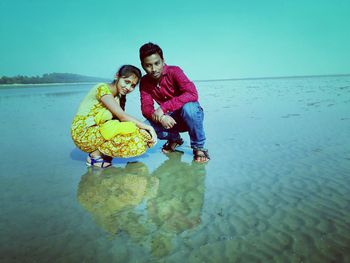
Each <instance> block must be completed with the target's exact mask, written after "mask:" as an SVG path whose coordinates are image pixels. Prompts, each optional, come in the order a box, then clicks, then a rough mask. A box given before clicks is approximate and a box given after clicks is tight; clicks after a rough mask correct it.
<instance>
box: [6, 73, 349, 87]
mask: <svg viewBox="0 0 350 263" xmlns="http://www.w3.org/2000/svg"><path fill="white" fill-rule="evenodd" d="M327 77H350V74H331V75H304V76H280V77H252V78H229V79H204V80H202V79H199V80H193V82H215V81H240V80H268V79H302V78H327ZM99 82H103V81H93V82H57V83H52V82H48V83H27V84H24V83H13V84H0V89H6V88H15V87H16V88H25V87H28V86H62V85H68V84H69V85H86V84H96V83H99Z"/></svg>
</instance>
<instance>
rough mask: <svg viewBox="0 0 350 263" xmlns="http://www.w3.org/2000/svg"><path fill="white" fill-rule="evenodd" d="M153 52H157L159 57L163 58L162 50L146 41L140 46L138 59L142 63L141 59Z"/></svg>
mask: <svg viewBox="0 0 350 263" xmlns="http://www.w3.org/2000/svg"><path fill="white" fill-rule="evenodd" d="M153 54H158V55H159V56H160V57H161V59H163V60H164V58H163V50H162V49H161V48H160V47H159V46H158V45H157V44H153V43H151V42H148V43H146V44H144V45H143V46H142V47H140V61H141V64H142V63H143V60H144V58H145V57H148V56H151V55H153Z"/></svg>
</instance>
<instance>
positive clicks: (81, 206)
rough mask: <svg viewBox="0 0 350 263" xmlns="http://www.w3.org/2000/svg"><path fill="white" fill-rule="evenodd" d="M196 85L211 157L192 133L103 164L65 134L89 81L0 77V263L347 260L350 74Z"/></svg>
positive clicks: (132, 103) (130, 106)
mask: <svg viewBox="0 0 350 263" xmlns="http://www.w3.org/2000/svg"><path fill="white" fill-rule="evenodd" d="M195 84H196V86H197V88H198V91H199V100H200V103H201V105H202V107H203V108H204V112H205V120H204V125H205V130H206V137H207V143H206V147H207V148H208V149H209V152H210V156H211V160H210V162H209V163H208V164H204V165H203V164H197V163H194V162H193V161H192V159H193V155H192V150H191V148H190V147H189V137H188V135H187V134H183V139H184V140H185V143H184V145H183V146H181V147H180V148H179V152H175V153H171V154H168V155H165V154H162V153H161V147H162V144H163V143H164V141H159V142H158V144H157V145H156V146H155V147H153V148H152V149H149V150H148V151H147V152H146V153H145V154H144V155H142V156H140V157H135V158H128V159H119V158H117V159H114V160H113V167H112V168H108V169H105V170H101V169H92V168H87V167H86V166H85V159H86V154H85V153H83V152H81V151H80V150H78V149H77V148H76V147H75V145H74V144H73V142H72V140H71V138H70V125H71V121H72V119H73V117H74V114H75V112H76V110H77V108H78V105H79V102H80V101H81V99H82V98H83V97H84V95H85V94H86V92H87V91H88V90H89V89H90V88H91V84H83V85H70V84H66V85H57V86H50V87H48V86H30V87H26V88H22V87H20V88H16V87H13V88H1V89H0V117H1V119H2V120H3V123H2V125H1V131H0V134H1V136H0V140H1V146H2V150H3V154H2V157H1V158H2V160H1V163H2V165H1V176H0V192H1V195H2V196H1V204H0V211H1V214H0V231H1V233H2V234H1V236H0V243H1V247H0V261H1V262H317V263H319V262H350V252H349V251H350V136H349V134H350V111H349V109H350V76H333V77H326V76H325V77H317V78H307V77H305V78H281V79H254V80H249V79H246V80H232V81H208V82H196V83H195ZM126 111H127V112H129V113H130V114H132V115H134V116H136V117H138V118H139V119H141V120H142V119H143V117H142V115H141V113H140V102H139V92H138V89H136V90H135V92H133V93H132V94H130V96H129V97H128V99H127V104H126Z"/></svg>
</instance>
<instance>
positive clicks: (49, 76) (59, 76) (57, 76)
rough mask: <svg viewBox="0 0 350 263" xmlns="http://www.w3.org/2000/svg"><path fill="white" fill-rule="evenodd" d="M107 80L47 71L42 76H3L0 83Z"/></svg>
mask: <svg viewBox="0 0 350 263" xmlns="http://www.w3.org/2000/svg"><path fill="white" fill-rule="evenodd" d="M99 81H106V79H103V78H97V77H89V76H83V75H79V74H73V73H46V74H43V75H42V76H32V77H29V76H23V75H17V76H14V77H7V76H2V77H1V78H0V84H46V83H73V82H99Z"/></svg>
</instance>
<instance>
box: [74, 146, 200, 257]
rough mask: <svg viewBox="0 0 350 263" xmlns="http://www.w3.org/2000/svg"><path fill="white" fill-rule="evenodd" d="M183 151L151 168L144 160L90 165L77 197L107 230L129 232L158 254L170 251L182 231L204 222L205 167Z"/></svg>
mask: <svg viewBox="0 0 350 263" xmlns="http://www.w3.org/2000/svg"><path fill="white" fill-rule="evenodd" d="M182 154H183V153H182V152H173V153H170V154H167V157H168V159H167V160H166V161H165V162H164V163H163V164H161V165H160V166H159V167H158V168H157V169H156V170H155V171H154V172H153V173H151V174H150V173H149V171H148V168H147V166H146V165H145V164H143V163H140V162H135V163H128V164H127V165H126V166H125V168H120V167H111V168H109V169H103V170H102V169H99V168H97V169H96V168H91V167H90V168H88V171H87V173H86V174H84V175H83V176H82V178H81V181H80V184H79V188H78V200H79V202H80V203H81V205H82V206H83V207H84V208H85V209H86V210H87V211H89V212H90V213H91V214H92V216H93V218H94V220H95V222H96V224H97V225H99V226H100V227H102V228H104V229H105V230H106V231H108V232H110V233H112V234H118V233H120V232H124V233H127V234H128V236H129V237H130V238H131V239H132V240H134V241H136V242H138V243H144V244H146V247H149V248H150V249H151V253H152V254H153V255H154V256H156V257H161V256H165V255H167V254H168V253H169V252H170V251H171V249H172V240H173V238H174V237H175V236H176V235H177V234H179V233H181V232H183V231H185V230H189V229H193V228H195V227H196V226H198V225H199V223H200V215H201V209H202V206H203V198H204V179H205V167H204V166H203V165H198V164H197V163H195V162H192V163H191V164H189V163H186V162H182V161H181V156H182Z"/></svg>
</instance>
